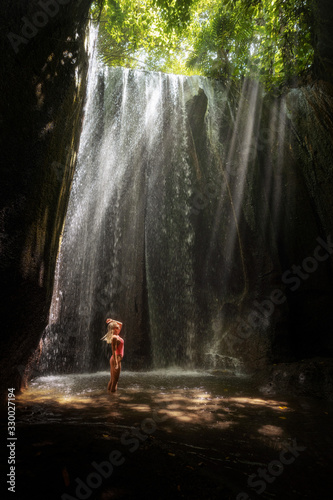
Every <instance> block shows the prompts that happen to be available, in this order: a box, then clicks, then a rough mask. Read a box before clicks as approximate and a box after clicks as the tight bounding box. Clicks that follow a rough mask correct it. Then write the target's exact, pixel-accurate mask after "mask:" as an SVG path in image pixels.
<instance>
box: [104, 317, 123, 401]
mask: <svg viewBox="0 0 333 500" xmlns="http://www.w3.org/2000/svg"><path fill="white" fill-rule="evenodd" d="M106 323H107V325H108V331H107V333H106V335H104V337H103V338H102V339H101V340H105V341H106V342H107V343H108V344H111V348H112V356H111V358H110V374H111V378H110V381H109V383H108V391H109V392H116V390H117V385H118V380H119V376H120V371H121V361H122V359H123V357H124V340H123V339H122V338H121V337H120V336H119V332H120V330H121V329H122V326H123V324H122V323H121V322H120V321H115V320H113V319H111V318H108V319H107V320H106Z"/></svg>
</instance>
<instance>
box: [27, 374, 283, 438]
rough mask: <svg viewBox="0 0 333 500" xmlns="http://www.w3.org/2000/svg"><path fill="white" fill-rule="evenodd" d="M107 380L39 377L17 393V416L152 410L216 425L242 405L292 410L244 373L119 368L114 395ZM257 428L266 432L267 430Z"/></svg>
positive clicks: (96, 416)
mask: <svg viewBox="0 0 333 500" xmlns="http://www.w3.org/2000/svg"><path fill="white" fill-rule="evenodd" d="M108 379H109V373H108V372H98V373H94V374H73V375H61V376H60V375H57V376H47V377H39V378H37V379H35V380H33V381H32V382H31V384H30V387H29V388H28V389H27V390H26V391H25V392H24V393H23V394H21V396H20V397H19V404H20V407H21V416H20V418H21V421H22V422H30V423H37V422H42V421H49V420H50V419H52V420H54V419H57V418H62V417H64V416H66V417H67V419H68V422H77V421H78V420H79V421H80V420H81V421H82V420H84V421H86V422H87V421H89V420H91V419H92V420H94V421H95V423H96V420H97V421H99V422H105V421H108V420H109V419H110V417H112V418H113V419H115V418H117V417H118V418H121V416H126V417H129V415H131V416H132V417H135V418H137V417H140V416H142V418H145V417H147V416H149V415H151V413H152V412H153V411H156V410H158V411H160V412H162V413H163V415H164V417H165V418H164V421H165V424H164V427H166V428H167V427H168V425H170V424H175V423H178V424H181V423H188V424H191V425H192V426H195V425H198V426H203V425H204V426H206V427H210V428H220V429H221V428H227V427H230V426H232V425H235V424H237V423H238V422H239V420H240V419H242V418H244V416H245V415H244V411H245V410H246V412H248V411H255V412H256V413H257V414H260V412H262V411H265V409H266V410H268V409H269V410H270V411H272V412H274V413H275V414H277V415H278V416H283V415H285V414H286V413H288V412H290V411H292V409H291V408H290V406H289V405H288V403H287V402H286V401H285V400H281V399H279V398H277V399H272V398H271V397H270V398H263V397H258V394H257V392H254V391H253V389H251V383H250V380H248V379H247V378H245V377H241V378H240V377H224V378H223V379H222V378H221V377H216V376H214V375H212V374H210V373H207V372H197V371H195V372H192V371H191V372H189V371H179V370H178V371H177V370H157V371H151V372H126V371H125V372H123V373H122V375H121V381H120V388H119V391H118V393H116V394H108V393H107V391H106V386H107V381H108ZM75 410H81V412H75ZM167 422H168V423H167ZM260 433H261V434H265V435H267V434H269V432H268V431H267V429H266V431H264V430H261V431H260ZM270 434H271V435H272V434H274V433H273V432H272V431H271V432H270ZM275 434H276V435H281V432H275Z"/></svg>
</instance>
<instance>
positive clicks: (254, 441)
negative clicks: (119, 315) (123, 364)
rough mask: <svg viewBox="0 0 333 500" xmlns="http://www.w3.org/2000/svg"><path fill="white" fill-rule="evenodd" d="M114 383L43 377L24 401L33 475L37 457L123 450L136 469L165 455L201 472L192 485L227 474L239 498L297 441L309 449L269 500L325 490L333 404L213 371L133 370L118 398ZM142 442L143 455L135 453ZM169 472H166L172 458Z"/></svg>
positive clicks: (94, 377) (97, 455)
mask: <svg viewBox="0 0 333 500" xmlns="http://www.w3.org/2000/svg"><path fill="white" fill-rule="evenodd" d="M108 378H109V373H108V372H98V373H94V374H81V375H77V374H75V375H63V376H48V377H40V378H38V379H35V380H33V381H32V382H31V384H30V387H29V388H28V389H27V390H26V391H25V392H24V393H22V394H21V395H20V396H19V397H18V398H17V428H18V430H19V434H20V439H21V442H22V443H25V446H26V448H27V450H26V456H25V455H24V453H23V452H22V455H21V457H23V456H24V459H25V460H26V468H27V471H28V472H27V474H28V473H29V474H30V472H31V470H30V469H31V467H32V465H30V458H29V457H30V456H31V453H33V454H34V456H36V457H37V454H42V455H41V456H43V457H46V458H47V457H49V458H48V459H50V460H56V459H57V458H56V457H58V456H61V457H72V455H73V454H75V459H74V458H73V463H74V464H76V463H77V457H78V456H82V460H84V461H85V462H87V463H88V465H89V464H90V463H91V462H92V461H101V460H104V459H105V456H106V454H107V453H109V451H110V449H122V450H123V452H124V454H126V453H127V455H126V457H128V458H126V460H128V461H129V463H132V462H130V461H131V460H134V462H133V464H134V465H133V467H134V470H137V469H138V468H139V469H140V467H142V468H144V462H142V463H141V460H142V456H143V457H144V459H143V460H147V459H148V458H149V457H150V458H149V459H151V460H152V461H154V457H155V456H156V457H157V458H156V461H158V460H162V463H163V464H164V462H163V460H165V457H169V458H170V457H171V458H172V457H173V459H174V460H176V459H178V460H179V461H180V462H179V463H180V464H182V465H181V466H182V467H183V469H184V467H186V466H189V467H190V468H191V470H192V469H193V474H194V476H193V478H191V479H190V480H189V484H192V482H193V480H194V477H197V476H198V474H201V472H202V474H203V475H204V477H206V476H205V474H207V473H209V474H213V475H214V478H215V479H214V480H216V481H217V479H216V478H219V479H218V480H221V481H222V479H223V478H224V479H223V481H224V480H225V475H226V474H227V475H228V481H229V483H228V484H231V485H232V488H233V489H234V491H235V495H234V496H233V497H232V498H236V496H237V494H238V493H239V492H240V491H241V490H242V489H243V488H245V489H246V488H247V486H248V484H247V478H248V477H249V476H251V474H254V473H256V471H257V469H258V466H260V467H267V466H268V464H270V463H271V461H272V460H273V461H274V460H275V461H276V460H277V459H278V458H279V456H280V455H279V454H280V451H281V450H285V449H286V447H288V446H292V445H293V443H295V442H297V444H298V445H300V446H302V447H303V448H305V451H302V454H301V455H300V457H299V458H297V460H296V461H295V464H293V465H292V467H291V466H290V468H289V469H288V468H286V472H284V473H283V475H282V476H281V478H279V481H276V482H274V485H273V486H274V487H273V486H270V491H268V489H267V495H266V492H264V493H263V494H262V496H261V498H271V496H270V495H273V497H274V495H275V498H286V499H287V498H292V499H293V500H294V499H295V498H307V496H306V492H307V491H310V490H311V488H313V484H312V483H313V482H315V488H316V491H319V489H321V492H324V491H325V490H326V483H327V477H329V476H328V475H327V470H328V468H330V465H329V464H331V462H332V460H331V444H332V443H333V441H332V427H331V425H330V414H331V409H332V403H328V402H320V401H316V400H311V399H304V398H298V399H293V398H286V397H277V396H276V397H274V396H272V395H270V396H264V395H263V394H261V393H260V392H259V391H258V390H257V389H256V387H254V386H253V383H252V382H251V379H250V378H246V377H231V376H230V377H226V376H223V377H222V376H216V375H212V374H211V373H206V372H186V371H177V370H170V371H168V370H163V371H155V372H145V373H142V372H127V371H124V372H123V373H122V374H121V378H120V385H119V389H118V393H116V394H108V393H107V391H106V387H107V382H108ZM137 433H141V438H138V437H137V436H140V434H137ZM133 436H135V437H133ZM124 437H125V439H124ZM134 442H135V443H137V445H136V448H135V450H136V453H134V452H133V453H132V449H131V447H130V445H131V446H133V443H134ZM31 445H32V446H31ZM122 447H123V448H122ZM31 450H33V451H31ZM72 450H74V451H72ZM139 450H141V452H142V453H143V455H141V454H140V453H141V452H140V451H139ZM80 454H81V455H80ZM128 454H129V455H130V457H129V456H128ZM38 456H39V455H38ZM44 459H45V458H44ZM61 460H63V461H66V463H67V462H68V463H71V462H69V458H61ZM136 460H137V462H136ZM164 466H165V467H166V469H165V471H163V474H166V475H167V474H168V467H169V466H170V464H169V462H165V464H164V465H163V467H164ZM22 467H23V466H22ZM45 467H46V465H45ZM66 467H68V469H70V467H73V466H72V465H68V466H66ZM81 467H83V465H82V466H81ZM161 467H162V466H161ZM66 470H67V469H66ZM184 470H185V469H184ZM189 470H190V469H189ZM304 470H306V471H307V474H306V475H305V474H304ZM140 471H141V469H140ZM200 471H201V472H200ZM89 472H91V470H90V469H89V468H88V470H87V472H86V473H85V474H88V473H89ZM132 473H133V471H132ZM160 473H161V474H162V472H160ZM71 474H72V476H71V477H72V478H75V477H76V476H77V475H81V476H82V474H83V473H82V470H81V469H79V470H78V471H76V470H75V471H74V472H72V473H71ZM81 476H80V477H81ZM140 477H141V476H140ZM296 477H298V479H297V478H296ZM221 478H222V479H221ZM124 481H125V480H124ZM125 482H126V481H125ZM124 484H125V483H124ZM203 484H204V483H203ZM291 485H292V488H291ZM212 487H213V486H212ZM59 488H60V489H61V485H60V486H59ZM290 488H291V489H290ZM318 488H319V489H318ZM286 491H288V492H289V491H290V495H289V496H288V494H289V493H288V494H286ZM311 491H313V490H311ZM250 493H252V494H253V491H251V492H250ZM297 495H298V496H297ZM101 498H102V497H101ZM103 498H104V497H103ZM107 498H109V497H107ZM112 498H113V497H112ZM133 498H135V496H134V497H133ZM189 498H190V497H189ZM191 498H197V497H195V496H193V497H191ZM207 498H208V497H207ZM209 498H210V497H209ZM212 498H213V497H212ZM214 498H215V497H214ZM251 498H252V496H251ZM309 498H317V497H309ZM318 498H319V497H318Z"/></svg>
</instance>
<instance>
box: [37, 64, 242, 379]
mask: <svg viewBox="0 0 333 500" xmlns="http://www.w3.org/2000/svg"><path fill="white" fill-rule="evenodd" d="M228 113H229V115H230V112H229V111H228V99H227V91H226V90H225V89H224V88H223V86H222V85H221V84H218V83H217V82H212V81H209V80H207V79H205V78H203V77H184V76H175V75H166V74H162V73H154V72H144V71H135V70H128V69H122V68H107V67H103V66H101V65H100V63H99V62H98V60H97V57H96V56H94V57H93V58H92V60H91V63H90V71H89V81H88V95H87V102H86V107H85V118H84V123H83V129H82V135H81V140H80V148H79V152H78V159H77V167H76V173H75V177H74V180H73V186H72V190H71V197H70V201H69V206H68V213H67V217H66V223H65V227H64V232H63V237H62V244H61V249H60V253H59V258H58V262H57V272H56V283H55V287H54V294H53V299H52V306H51V312H50V321H49V325H48V327H47V329H46V332H45V335H44V339H43V355H42V361H41V366H42V367H43V369H44V370H45V371H54V372H68V371H76V372H80V371H81V372H83V371H91V370H98V369H102V368H105V367H107V364H106V360H107V357H108V355H109V354H108V352H107V346H106V344H105V343H103V342H102V341H101V340H100V338H101V337H102V335H103V334H104V333H105V319H106V318H107V317H112V318H115V319H118V320H121V321H122V322H123V323H124V328H123V332H122V333H123V336H124V339H125V358H124V367H128V368H131V367H134V368H148V367H155V368H158V367H170V366H182V367H198V366H199V367H200V366H212V360H214V359H216V358H214V353H215V351H216V349H217V350H218V349H219V343H220V341H221V336H222V337H223V327H224V326H223V325H224V315H223V314H222V313H221V311H222V307H223V306H224V305H225V303H228V305H229V309H230V307H231V308H232V307H233V306H234V305H235V304H236V302H237V300H239V297H240V296H241V295H242V293H243V290H244V286H245V285H244V283H245V278H244V276H243V275H242V274H241V273H239V272H238V274H237V278H236V279H233V280H232V284H231V286H230V282H231V281H230V280H231V278H230V275H231V267H232V265H234V266H235V267H239V268H241V267H242V266H241V258H242V255H241V251H240V249H239V248H238V246H237V243H236V244H234V245H232V247H231V248H229V250H225V249H226V248H227V247H228V245H226V241H228V242H229V247H230V240H229V239H228V234H231V233H232V234H234V233H235V229H234V226H235V224H234V221H233V218H232V214H231V210H230V200H229V198H228V192H227V186H226V177H225V172H223V168H222V166H221V158H222V157H223V155H224V156H226V153H225V152H224V149H223V145H222V144H221V131H220V126H221V123H222V122H223V120H225V118H224V117H225V116H226V115H228ZM229 115H228V116H229ZM228 119H229V118H228ZM217 214H218V215H217ZM221 228H222V229H221ZM230 228H231V229H232V231H231V233H229V229H230ZM228 252H229V254H228ZM219 352H220V351H219ZM219 356H220V358H221V357H223V356H222V355H221V352H220V354H219ZM125 362H126V363H125ZM229 362H230V360H229ZM214 363H215V361H214ZM214 363H213V364H214ZM214 366H215V365H214Z"/></svg>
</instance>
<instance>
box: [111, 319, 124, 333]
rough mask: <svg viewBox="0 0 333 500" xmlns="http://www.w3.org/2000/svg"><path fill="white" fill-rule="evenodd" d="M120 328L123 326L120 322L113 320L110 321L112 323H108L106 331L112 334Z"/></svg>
mask: <svg viewBox="0 0 333 500" xmlns="http://www.w3.org/2000/svg"><path fill="white" fill-rule="evenodd" d="M122 326H123V325H122V323H120V321H114V320H112V321H110V323H108V331H111V332H112V331H113V330H115V329H116V328H119V329H121V327H122Z"/></svg>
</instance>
